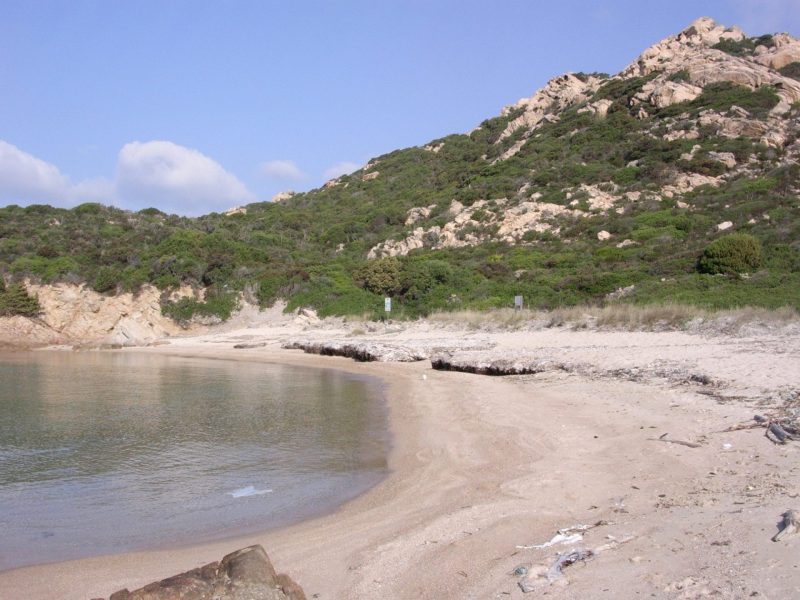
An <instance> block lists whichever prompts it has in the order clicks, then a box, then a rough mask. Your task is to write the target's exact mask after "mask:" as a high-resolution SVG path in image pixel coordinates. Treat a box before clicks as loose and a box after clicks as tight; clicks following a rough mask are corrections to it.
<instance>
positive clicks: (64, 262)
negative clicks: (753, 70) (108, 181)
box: [0, 49, 800, 321]
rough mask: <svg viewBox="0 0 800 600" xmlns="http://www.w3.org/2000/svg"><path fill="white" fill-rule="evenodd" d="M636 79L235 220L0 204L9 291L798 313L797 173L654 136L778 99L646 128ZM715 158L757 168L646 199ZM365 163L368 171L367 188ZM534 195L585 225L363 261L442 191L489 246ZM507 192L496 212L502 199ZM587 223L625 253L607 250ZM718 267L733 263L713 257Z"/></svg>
mask: <svg viewBox="0 0 800 600" xmlns="http://www.w3.org/2000/svg"><path fill="white" fill-rule="evenodd" d="M728 50H731V51H732V50H733V49H726V51H728ZM745 50H746V49H745ZM745 50H743V51H745ZM737 51H738V50H737ZM676 76H677V77H680V74H677V75H676ZM646 81H647V78H633V79H628V80H619V79H610V80H609V81H608V82H607V83H606V84H604V85H603V86H602V87H600V89H599V90H598V92H597V94H596V95H595V97H594V98H592V99H591V100H590V101H596V100H599V99H608V100H611V101H612V102H613V104H612V106H611V108H610V109H609V112H608V116H607V117H606V118H598V117H595V116H593V115H591V114H590V113H587V112H580V111H579V109H580V108H581V107H574V108H572V109H569V110H567V111H565V112H564V113H562V114H561V118H560V120H558V121H557V122H553V123H546V124H545V125H543V126H542V127H541V128H540V129H539V130H537V132H536V135H534V136H531V137H529V138H528V139H525V138H523V137H522V136H523V134H524V130H522V129H521V130H519V131H518V132H516V133H514V134H512V135H510V136H508V137H506V138H505V139H503V140H502V141H500V142H498V140H499V139H500V137H501V133H502V132H503V131H504V130H505V129H506V126H507V125H508V123H509V122H511V121H512V120H513V119H514V118H515V117H516V116H517V113H516V112H514V111H512V112H510V113H509V114H507V115H505V116H501V117H498V118H495V119H490V120H487V121H485V122H484V123H482V124H481V126H480V127H479V128H478V129H476V130H474V131H473V132H472V133H470V134H468V135H452V136H448V137H445V138H442V139H439V140H435V141H433V142H431V144H430V145H429V147H426V148H422V147H415V148H407V149H404V150H398V151H395V152H391V153H389V154H386V155H384V156H381V157H379V158H378V159H376V160H375V161H373V164H372V165H370V166H368V167H367V168H366V169H365V170H362V171H357V172H356V173H353V174H352V175H348V176H344V177H342V178H340V180H339V182H338V183H337V184H336V185H330V186H326V187H324V188H320V189H317V190H313V191H310V192H308V193H303V194H297V195H295V196H293V197H292V198H291V199H289V200H286V201H283V202H280V203H256V204H251V205H249V206H247V212H246V214H234V215H231V216H226V215H222V214H217V213H212V214H210V215H207V216H203V217H199V218H185V217H178V216H174V215H167V214H164V213H162V212H160V211H159V210H156V209H152V208H151V209H146V210H141V211H139V212H126V211H122V210H118V209H115V208H110V207H105V206H101V205H99V204H83V205H80V206H78V207H76V208H73V209H71V210H66V209H57V208H52V207H50V206H44V205H35V206H28V207H24V208H22V207H19V206H9V207H6V208H2V209H0V273H2V274H4V276H5V277H6V279H7V280H8V281H9V282H17V281H21V280H23V279H24V278H32V279H35V280H37V281H41V282H56V281H67V282H74V283H79V282H86V283H87V284H88V285H89V286H91V287H92V288H94V289H95V290H97V291H99V292H103V293H115V292H119V291H132V292H135V291H136V290H138V289H139V288H140V287H141V286H142V285H143V284H145V283H151V284H154V285H156V286H158V287H159V288H160V289H162V290H165V291H168V290H171V289H173V288H175V287H176V286H178V285H180V284H191V285H194V286H197V287H202V288H205V289H206V290H207V294H206V301H205V302H198V301H196V300H192V299H184V300H181V301H178V302H175V303H170V302H168V301H166V297H167V296H166V294H165V301H164V312H165V313H166V314H169V315H171V316H172V317H173V318H175V319H177V320H180V321H185V320H189V319H191V318H192V317H193V316H194V315H206V316H209V315H216V316H219V317H221V318H227V316H229V315H230V314H231V311H233V310H235V308H236V306H237V300H238V298H239V297H240V295H241V294H244V295H245V297H247V298H248V299H250V300H252V301H257V302H259V303H260V304H261V305H262V306H267V305H270V304H271V303H272V302H274V301H275V300H276V299H277V298H279V297H281V298H285V299H287V300H288V302H289V307H290V308H294V307H297V306H302V305H306V306H314V307H316V308H317V309H319V311H320V312H321V314H323V315H327V314H348V313H349V314H352V313H355V314H365V313H366V314H371V315H374V316H378V315H379V314H380V313H381V311H382V307H383V302H382V298H383V296H384V295H391V296H393V297H394V298H395V307H396V311H397V313H399V314H400V315H405V316H415V315H420V314H426V313H428V312H430V311H432V310H436V309H461V308H489V307H498V306H507V305H509V304H510V303H512V302H513V297H514V295H517V294H522V295H523V296H524V297H525V303H526V305H527V306H531V307H542V308H552V307H557V306H562V305H572V304H577V303H604V302H609V301H611V300H609V298H608V295H609V294H611V293H612V292H615V290H619V289H621V288H630V289H629V290H628V291H627V295H626V296H625V301H627V302H636V303H651V302H660V301H665V300H675V301H681V302H687V303H693V304H697V305H702V306H704V307H730V306H737V305H745V304H750V305H760V306H768V307H777V306H783V305H792V306H795V307H800V245H799V242H798V240H800V206H799V205H798V201H797V190H798V181H799V180H800V167H798V166H797V165H796V164H784V163H783V162H782V161H781V159H782V152H781V151H778V150H776V149H774V148H767V147H764V146H761V145H759V144H758V143H757V142H755V141H753V140H752V139H749V138H745V137H740V138H734V139H731V138H726V137H721V136H719V135H718V134H717V132H716V131H714V130H713V129H711V128H708V127H700V128H699V136H698V137H697V138H696V139H681V138H678V139H672V140H669V139H667V138H666V137H665V136H664V134H665V133H666V131H667V129H668V128H671V130H673V131H674V130H675V129H676V128H677V129H680V128H681V127H685V128H690V127H692V126H693V123H695V121H694V118H695V117H696V116H697V114H699V113H700V112H701V111H703V110H707V109H709V108H711V109H714V110H716V111H718V112H720V113H725V112H726V111H728V110H730V109H731V107H732V106H733V105H736V106H739V107H742V108H744V109H746V110H748V111H750V112H751V114H752V115H753V116H754V118H759V117H761V118H763V117H764V116H765V115H766V112H767V111H768V110H769V109H770V108H772V107H773V106H774V105H775V104H776V103H777V96H776V95H775V92H774V90H772V89H770V88H768V87H762V88H760V89H759V90H757V91H750V90H748V89H746V88H742V87H739V86H735V85H732V84H720V85H716V86H709V87H708V88H706V90H705V91H704V93H703V94H702V95H701V96H700V97H699V98H698V99H696V100H694V101H692V102H689V103H684V104H681V105H675V106H671V107H668V108H665V109H661V110H657V109H654V108H652V107H651V109H652V110H651V111H650V112H651V114H650V115H647V116H646V118H641V115H637V110H638V109H636V108H635V107H633V106H632V105H631V104H632V103H631V98H633V96H635V94H636V93H637V92H638V91H639V90H640V89H641V87H642V86H643V85H644V84H645V83H646ZM793 110H794V113H793V118H795V119H796V118H797V116H798V114H797V113H798V108H797V107H795V109H793ZM522 142H524V143H522ZM516 143H522V146H521V149H520V150H519V151H518V152H517V153H516V154H515V155H514V156H513V157H511V158H509V159H507V160H503V161H499V162H495V159H496V158H497V157H499V156H500V155H501V154H502V153H503V152H505V151H506V150H507V149H508V148H510V147H511V146H512V145H514V144H516ZM695 146H698V147H695ZM431 148H436V149H437V150H436V151H432V150H431ZM713 153H732V154H733V155H734V156H735V157H736V160H737V161H738V162H740V163H745V162H747V161H751V163H752V164H755V165H756V167H754V168H753V169H751V170H750V171H749V172H747V173H742V174H737V175H736V176H733V177H730V178H729V179H726V180H723V181H722V183H721V184H720V185H719V186H718V187H711V186H702V187H699V188H697V189H695V190H694V191H692V192H690V193H688V194H686V195H685V196H683V197H680V200H681V201H680V202H679V201H678V200H679V198H678V197H668V196H666V195H662V194H661V193H660V191H661V188H662V187H663V186H665V185H667V184H669V183H670V182H672V181H673V180H674V179H675V177H676V176H678V175H680V174H682V173H685V174H692V173H698V174H704V175H712V176H716V175H723V174H725V173H726V172H727V171H728V167H726V165H725V164H724V163H722V162H720V161H719V160H716V159H714V158H713ZM687 156H691V158H688V159H687V158H686V157H687ZM753 161H755V163H753ZM367 171H368V172H378V173H379V174H378V175H377V176H375V177H374V178H367V177H364V174H365V172H367ZM580 184H593V185H598V186H600V188H602V189H609V190H614V191H615V193H616V194H618V195H619V196H622V195H623V194H624V193H625V192H641V200H638V201H630V202H625V203H622V204H620V205H619V207H620V210H619V211H616V210H611V211H608V212H601V211H598V210H592V209H590V208H589V205H588V203H587V198H586V194H585V193H582V192H580V191H577V192H573V193H571V194H570V195H569V197H568V194H567V192H566V190H567V189H570V188H572V189H573V190H574V189H575V188H576V187H577V186H579V185H580ZM534 192H538V193H539V194H541V199H540V200H541V201H542V202H549V203H553V204H558V205H562V206H568V205H569V206H571V207H576V208H578V209H583V210H584V211H585V213H586V214H585V216H582V217H574V216H570V215H569V214H567V215H565V216H563V217H561V218H560V221H559V222H558V223H557V225H558V227H557V232H558V233H557V234H556V233H553V232H552V231H550V232H548V231H545V232H541V233H540V232H536V231H533V230H531V231H529V232H528V233H527V234H526V236H525V237H524V239H523V240H522V243H518V244H508V243H501V242H497V241H489V242H487V243H483V244H480V245H476V246H470V247H462V248H449V249H440V250H430V249H421V250H416V251H413V252H411V253H410V254H409V255H408V256H404V257H396V258H385V259H379V260H376V261H367V259H366V255H367V253H368V251H369V249H370V248H372V247H373V246H375V245H376V244H378V243H379V242H383V241H385V240H389V239H402V238H403V237H405V236H406V235H408V234H409V233H410V232H411V230H412V229H413V228H414V227H418V226H423V227H427V228H429V227H432V226H434V225H439V226H441V225H444V224H445V223H446V222H447V221H448V219H449V218H450V217H449V216H448V212H447V211H448V209H449V208H450V206H451V202H452V201H453V200H457V201H458V202H460V203H462V204H463V205H464V206H471V205H473V204H474V203H475V202H476V201H478V200H489V201H490V202H489V203H488V204H487V205H486V206H485V207H483V208H482V209H481V211H478V212H476V214H475V215H474V216H473V218H474V220H475V222H476V223H477V224H476V225H473V229H474V231H476V232H477V233H482V234H486V235H489V236H491V235H492V234H493V233H494V232H495V230H496V228H497V225H496V224H493V221H492V218H491V217H492V216H499V215H501V214H502V212H503V211H504V210H505V209H506V208H507V207H508V206H510V205H513V204H515V203H518V202H520V201H522V200H527V199H528V198H529V197H530V195H531V194H532V193H534ZM501 198H505V199H508V202H509V203H508V204H506V205H503V206H501V204H500V203H498V202H496V200H497V199H501ZM413 207H430V214H429V215H428V216H427V217H426V218H424V219H423V220H421V221H420V222H419V223H415V224H413V225H406V216H407V213H408V211H409V209H411V208H413ZM722 221H731V223H732V224H733V228H734V231H736V232H737V233H738V234H746V236H739V237H736V238H732V237H727V238H723V237H722V236H723V234H722V233H721V232H719V231H718V229H717V227H716V225H717V224H718V223H720V222H722ZM601 230H605V231H607V232H609V233H610V234H612V236H613V239H614V240H629V241H630V244H628V245H624V246H618V245H617V244H614V243H608V242H605V243H604V242H601V241H599V240H598V235H597V234H598V232H600V231H601ZM718 239H719V241H715V240H718ZM732 239H733V240H738V241H731V240H732ZM744 239H747V240H752V245H751V246H752V247H751V248H750V250H741V248H743V246H742V244H744V242H743V241H742V240H744ZM724 240H728V241H724ZM430 241H431V242H435V240H430ZM748 243H749V242H748ZM745 245H746V244H745ZM752 248H757V249H758V256H759V258H758V261H755V260H754V259H753V252H755V250H753V249H752ZM742 252H744V254H742ZM726 253H727V254H726ZM737 253H739V254H742V255H741V256H739V254H737ZM734 255H735V256H734ZM725 256H728V258H730V256H734V258H733V259H732V260H734V259H735V260H742V261H745V266H746V268H740V266H735V267H729V266H726V265H727V264H728V263H726V262H725V260H727V259H726V258H725ZM742 273H747V274H748V275H747V276H746V277H745V276H742V275H741V274H742ZM630 286H633V287H630ZM11 289H12V286H9V290H11ZM15 289H16V288H15ZM9 290H7V291H6V292H4V294H5V296H6V297H7V296H8V294H9ZM6 310H8V309H6ZM26 310H28V309H26ZM30 310H33V309H32V308H30Z"/></svg>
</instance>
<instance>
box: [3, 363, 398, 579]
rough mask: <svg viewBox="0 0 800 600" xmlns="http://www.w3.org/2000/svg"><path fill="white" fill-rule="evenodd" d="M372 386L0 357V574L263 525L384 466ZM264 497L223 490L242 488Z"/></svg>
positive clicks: (343, 490) (243, 367) (345, 378)
mask: <svg viewBox="0 0 800 600" xmlns="http://www.w3.org/2000/svg"><path fill="white" fill-rule="evenodd" d="M378 395H379V394H378V390H377V387H376V384H375V383H374V382H372V381H369V380H364V379H359V378H356V377H353V376H350V375H346V374H343V373H340V372H336V371H327V370H307V369H299V368H295V367H288V366H282V365H268V364H255V363H249V364H248V363H233V362H227V361H212V360H196V359H183V358H176V357H161V356H150V355H135V354H125V353H119V354H113V353H112V354H109V353H85V354H75V353H33V354H27V355H19V354H16V355H0V537H2V538H3V540H4V541H3V544H2V545H1V546H0V569H2V568H10V567H12V566H18V565H20V564H27V563H31V562H44V561H46V560H56V559H63V558H73V557H77V556H82V555H86V554H99V553H106V552H116V551H121V550H127V549H133V548H140V547H153V546H158V545H163V544H174V543H176V542H178V541H199V540H201V539H210V538H212V537H218V536H221V535H226V534H227V535H231V534H234V533H240V532H243V531H245V530H251V529H254V528H266V527H269V526H275V525H279V524H284V523H286V522H289V521H291V520H294V519H297V518H301V517H303V516H305V515H308V514H311V513H313V512H316V511H319V510H321V509H323V508H325V507H327V506H330V505H331V504H335V503H338V502H341V501H342V500H343V499H345V498H347V497H352V496H353V495H355V494H357V493H360V492H361V491H363V490H364V489H365V488H366V487H368V486H369V485H372V484H373V483H374V482H375V481H376V480H377V479H378V478H379V477H380V476H381V475H382V473H383V472H384V471H385V458H384V457H385V454H386V438H385V422H384V421H385V415H384V414H383V407H382V404H381V403H380V402H378V401H376V398H377V396H378ZM248 486H252V488H253V489H254V490H257V491H258V490H266V489H271V490H272V492H270V493H263V494H240V495H232V494H231V492H233V491H236V490H241V489H247V488H248Z"/></svg>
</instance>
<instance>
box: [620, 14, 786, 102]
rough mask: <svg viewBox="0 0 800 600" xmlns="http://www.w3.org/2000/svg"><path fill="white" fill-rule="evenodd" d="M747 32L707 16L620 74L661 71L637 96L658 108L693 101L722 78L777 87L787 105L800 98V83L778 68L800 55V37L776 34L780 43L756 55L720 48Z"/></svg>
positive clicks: (644, 73) (661, 44)
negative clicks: (678, 78)
mask: <svg viewBox="0 0 800 600" xmlns="http://www.w3.org/2000/svg"><path fill="white" fill-rule="evenodd" d="M744 37H745V35H744V33H743V32H742V31H741V30H740V29H739V28H737V27H732V28H726V27H724V26H722V25H717V24H716V23H715V22H714V20H713V19H710V18H708V17H703V18H700V19H698V20H696V21H695V22H694V23H692V24H691V25H690V26H689V27H688V28H686V29H685V30H683V31H682V32H680V33H679V34H678V35H673V36H670V37H668V38H666V39H664V40H662V41H660V42H658V43H657V44H655V45H653V46H651V47H650V48H648V49H647V50H645V51H644V52H643V53H642V54H641V55H640V56H639V58H637V59H636V60H635V61H634V62H633V63H631V64H630V65H629V66H628V67H627V68H626V69H625V70H623V71H622V72H621V73H620V74H619V75H617V77H618V78H622V79H626V78H629V77H641V76H645V75H650V74H652V73H657V72H658V73H660V74H659V75H658V76H657V77H656V78H655V79H653V80H652V81H649V82H648V83H647V84H646V85H645V86H644V87H643V88H642V91H641V92H640V93H639V94H637V95H636V98H635V100H637V101H639V102H641V103H643V104H650V105H653V106H657V107H664V106H669V105H671V104H676V103H678V102H685V101H687V100H693V99H694V98H696V97H697V96H699V95H700V93H701V92H702V88H704V87H705V86H707V85H711V84H713V83H722V82H730V83H735V84H738V85H742V86H745V87H748V88H750V89H756V88H759V87H761V86H763V85H771V86H775V88H776V89H777V91H778V95H779V96H780V97H781V100H782V101H783V104H785V105H786V106H788V105H791V104H792V103H793V102H797V101H798V100H800V82H798V81H796V80H794V79H792V78H790V77H783V76H782V75H780V74H778V73H776V72H775V71H774V70H775V69H779V68H781V67H783V66H785V65H787V64H789V63H791V62H794V61H796V60H800V41H798V40H795V39H794V38H792V37H791V36H788V35H785V34H781V35H777V36H775V37H774V38H773V39H774V41H775V47H774V48H771V49H770V50H767V49H766V48H764V49H763V51H762V52H761V53H760V54H759V55H757V56H755V57H744V56H731V55H729V54H726V53H725V52H723V51H722V50H717V49H715V48H714V46H715V45H716V44H718V43H719V42H721V41H723V40H732V41H739V40H742V39H743V38H744ZM678 72H683V74H684V76H685V79H686V81H671V80H670V79H671V77H672V76H673V75H674V74H675V73H678Z"/></svg>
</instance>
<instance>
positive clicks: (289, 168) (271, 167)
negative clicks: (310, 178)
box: [258, 160, 306, 181]
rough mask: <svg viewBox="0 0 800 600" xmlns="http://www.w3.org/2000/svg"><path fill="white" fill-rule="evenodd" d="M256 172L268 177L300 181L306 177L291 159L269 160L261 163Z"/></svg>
mask: <svg viewBox="0 0 800 600" xmlns="http://www.w3.org/2000/svg"><path fill="white" fill-rule="evenodd" d="M258 172H259V174H260V175H262V176H264V177H268V178H270V179H284V180H285V179H290V180H292V181H301V180H303V179H305V178H306V174H305V173H303V171H302V170H301V169H300V167H298V166H297V165H296V164H295V163H294V161H291V160H270V161H267V162H265V163H261V165H260V166H259V167H258Z"/></svg>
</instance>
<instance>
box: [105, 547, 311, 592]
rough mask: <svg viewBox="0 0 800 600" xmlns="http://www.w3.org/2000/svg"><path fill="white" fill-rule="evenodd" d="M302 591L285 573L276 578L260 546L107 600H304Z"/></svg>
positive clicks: (233, 553)
mask: <svg viewBox="0 0 800 600" xmlns="http://www.w3.org/2000/svg"><path fill="white" fill-rule="evenodd" d="M305 599H306V596H305V594H304V593H303V589H302V588H301V587H300V586H299V585H298V584H297V583H295V581H294V580H292V578H291V577H289V576H288V575H286V574H280V575H278V574H277V573H276V572H275V569H274V567H273V566H272V563H271V562H270V560H269V557H268V556H267V553H266V552H265V551H264V548H262V547H261V546H258V545H257V546H249V547H248V548H242V549H241V550H237V551H236V552H232V553H230V554H228V555H227V556H225V557H224V558H223V559H222V560H221V561H220V562H213V563H209V564H207V565H205V566H203V567H199V568H197V569H192V570H191V571H186V572H185V573H181V574H179V575H174V576H172V577H168V578H167V579H162V580H161V581H156V582H154V583H150V584H148V585H146V586H144V587H143V588H139V589H138V590H134V591H132V592H130V591H128V590H127V589H124V590H119V591H118V592H114V593H113V594H111V597H110V598H109V600H305Z"/></svg>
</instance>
